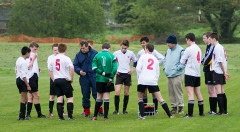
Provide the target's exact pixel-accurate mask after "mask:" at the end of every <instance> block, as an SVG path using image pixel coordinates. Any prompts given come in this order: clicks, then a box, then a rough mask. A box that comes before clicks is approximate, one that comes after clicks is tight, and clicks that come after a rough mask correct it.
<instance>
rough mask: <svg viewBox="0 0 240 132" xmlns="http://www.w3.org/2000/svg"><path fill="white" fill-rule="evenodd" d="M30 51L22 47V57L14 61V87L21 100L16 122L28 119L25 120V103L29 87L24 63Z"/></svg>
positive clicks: (26, 65) (26, 64) (26, 66)
mask: <svg viewBox="0 0 240 132" xmlns="http://www.w3.org/2000/svg"><path fill="white" fill-rule="evenodd" d="M30 51H31V50H30V49H29V48H28V47H26V46H24V47H23V48H22V50H21V53H22V56H21V57H19V58H18V59H17V61H16V67H15V72H16V85H17V87H18V90H19V93H20V94H21V100H20V112H19V117H18V120H27V119H28V118H25V113H26V103H27V92H28V91H30V90H31V87H30V85H29V83H28V82H29V80H28V78H27V73H28V63H27V62H26V59H27V58H29V56H30Z"/></svg>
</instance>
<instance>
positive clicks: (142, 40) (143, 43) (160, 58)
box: [134, 37, 164, 113]
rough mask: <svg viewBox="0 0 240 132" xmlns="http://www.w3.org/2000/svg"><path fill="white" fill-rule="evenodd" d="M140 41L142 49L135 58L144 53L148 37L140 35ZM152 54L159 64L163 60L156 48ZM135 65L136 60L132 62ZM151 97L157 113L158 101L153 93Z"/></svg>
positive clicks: (146, 99)
mask: <svg viewBox="0 0 240 132" xmlns="http://www.w3.org/2000/svg"><path fill="white" fill-rule="evenodd" d="M140 42H141V45H142V48H143V49H142V50H140V51H139V52H138V54H137V60H138V59H139V58H140V57H141V55H144V54H145V50H144V49H145V47H146V45H147V44H148V43H149V39H148V38H147V37H142V38H141V40H140ZM152 54H153V55H154V56H155V57H156V58H157V60H158V62H159V64H161V63H162V62H163V60H164V56H163V55H162V54H161V53H159V52H158V51H157V50H155V49H154V50H153V52H152ZM136 65H137V62H136V63H135V64H134V67H136ZM152 97H153V103H154V104H155V110H156V113H157V112H158V101H157V99H156V98H155V96H154V95H152ZM143 101H144V105H146V104H147V102H148V98H147V89H146V91H145V93H144V96H143Z"/></svg>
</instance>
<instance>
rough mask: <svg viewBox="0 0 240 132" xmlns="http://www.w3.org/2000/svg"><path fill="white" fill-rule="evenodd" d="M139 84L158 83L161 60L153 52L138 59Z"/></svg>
mask: <svg viewBox="0 0 240 132" xmlns="http://www.w3.org/2000/svg"><path fill="white" fill-rule="evenodd" d="M136 71H137V79H138V84H142V85H154V86H156V85H158V78H159V75H160V71H159V62H158V60H157V58H156V57H155V56H154V55H153V54H144V55H141V57H140V58H139V60H138V63H137V67H136Z"/></svg>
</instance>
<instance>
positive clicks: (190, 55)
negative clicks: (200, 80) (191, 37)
mask: <svg viewBox="0 0 240 132" xmlns="http://www.w3.org/2000/svg"><path fill="white" fill-rule="evenodd" d="M201 56H202V52H201V49H200V48H199V47H198V45H197V44H192V45H191V46H189V47H187V48H186V50H185V52H184V54H183V55H182V57H181V60H180V63H181V64H186V67H185V75H189V76H194V77H200V76H201V73H200V64H201Z"/></svg>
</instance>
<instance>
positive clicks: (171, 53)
mask: <svg viewBox="0 0 240 132" xmlns="http://www.w3.org/2000/svg"><path fill="white" fill-rule="evenodd" d="M183 53H184V49H183V48H182V47H181V46H179V45H178V44H177V45H176V46H175V47H174V48H172V49H170V48H169V49H168V50H167V52H166V54H165V58H164V60H163V64H164V72H165V74H166V76H167V77H176V76H178V75H181V74H183V72H184V68H185V65H182V64H180V59H181V56H182V55H183Z"/></svg>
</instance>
